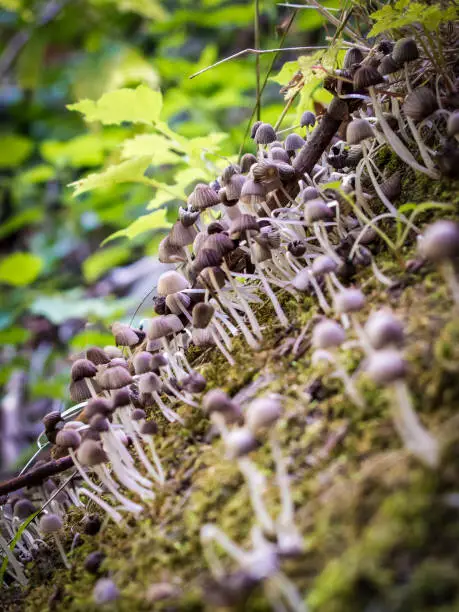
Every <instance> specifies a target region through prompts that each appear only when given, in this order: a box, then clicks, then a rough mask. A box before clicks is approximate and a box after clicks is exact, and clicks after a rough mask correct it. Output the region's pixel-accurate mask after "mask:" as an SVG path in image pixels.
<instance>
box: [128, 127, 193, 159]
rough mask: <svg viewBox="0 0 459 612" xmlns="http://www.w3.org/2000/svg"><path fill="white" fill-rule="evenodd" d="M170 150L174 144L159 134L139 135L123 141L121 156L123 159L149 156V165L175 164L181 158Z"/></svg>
mask: <svg viewBox="0 0 459 612" xmlns="http://www.w3.org/2000/svg"><path fill="white" fill-rule="evenodd" d="M172 148H174V143H173V142H171V141H170V140H169V139H167V138H165V137H164V136H161V135H160V134H139V135H138V136H135V137H134V138H130V139H128V140H125V141H124V143H123V148H122V153H121V156H122V158H123V159H131V158H133V157H143V156H145V157H146V156H150V164H156V165H158V164H176V163H178V162H180V161H181V160H182V157H181V156H180V155H179V154H178V153H176V152H174V151H171V149H172ZM175 148H177V147H175Z"/></svg>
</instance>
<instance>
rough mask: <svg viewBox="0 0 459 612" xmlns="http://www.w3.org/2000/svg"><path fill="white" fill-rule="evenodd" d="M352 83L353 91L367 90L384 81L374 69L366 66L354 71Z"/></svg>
mask: <svg viewBox="0 0 459 612" xmlns="http://www.w3.org/2000/svg"><path fill="white" fill-rule="evenodd" d="M353 81H354V88H355V89H367V87H374V86H375V85H378V84H379V83H382V82H383V81H384V79H383V77H382V75H381V74H380V73H379V72H378V70H377V69H376V68H374V67H373V66H370V65H369V64H366V65H365V66H360V68H358V69H357V70H356V71H355V73H354V79H353Z"/></svg>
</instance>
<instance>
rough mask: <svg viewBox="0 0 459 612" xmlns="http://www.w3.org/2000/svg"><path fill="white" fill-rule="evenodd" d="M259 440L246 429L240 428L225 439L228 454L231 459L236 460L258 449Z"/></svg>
mask: <svg viewBox="0 0 459 612" xmlns="http://www.w3.org/2000/svg"><path fill="white" fill-rule="evenodd" d="M258 446H259V444H258V442H257V439H256V438H255V436H254V435H253V433H252V432H251V431H250V429H247V428H246V427H239V428H238V429H233V430H232V431H230V432H229V433H228V434H227V436H226V438H225V447H226V454H227V456H228V458H229V459H236V458H238V457H243V456H244V455H248V454H249V453H250V452H252V451H253V450H255V449H256V448H258Z"/></svg>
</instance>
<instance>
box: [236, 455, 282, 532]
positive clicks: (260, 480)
mask: <svg viewBox="0 0 459 612" xmlns="http://www.w3.org/2000/svg"><path fill="white" fill-rule="evenodd" d="M238 465H239V469H240V470H241V472H242V474H243V475H244V477H245V480H246V483H247V486H248V488H249V493H250V501H251V503H252V507H253V510H254V513H255V517H256V519H257V521H258V523H259V525H260V527H261V528H262V529H263V530H264V531H265V532H266V533H273V532H274V523H273V520H272V518H271V516H270V515H269V512H268V511H267V509H266V506H265V503H264V501H263V493H264V492H265V489H266V479H265V477H264V476H263V474H262V473H261V472H260V471H259V470H258V469H257V468H256V467H255V465H254V463H253V462H252V461H251V460H250V459H247V458H243V459H239V461H238Z"/></svg>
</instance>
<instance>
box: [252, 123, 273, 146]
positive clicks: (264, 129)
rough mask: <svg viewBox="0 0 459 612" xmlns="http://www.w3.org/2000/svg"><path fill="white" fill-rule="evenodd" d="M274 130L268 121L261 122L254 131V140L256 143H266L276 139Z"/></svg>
mask: <svg viewBox="0 0 459 612" xmlns="http://www.w3.org/2000/svg"><path fill="white" fill-rule="evenodd" d="M276 139H277V138H276V132H275V131H274V128H273V126H272V125H270V124H269V123H261V124H260V125H259V126H258V127H257V130H256V132H255V136H254V140H255V142H256V143H257V144H261V145H267V144H269V143H270V142H274V141H275V140H276Z"/></svg>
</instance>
